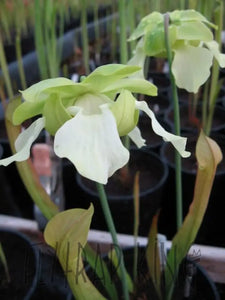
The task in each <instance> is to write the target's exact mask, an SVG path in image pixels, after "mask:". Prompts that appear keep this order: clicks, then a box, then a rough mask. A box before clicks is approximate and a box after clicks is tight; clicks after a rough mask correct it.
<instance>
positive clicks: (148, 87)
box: [102, 78, 157, 96]
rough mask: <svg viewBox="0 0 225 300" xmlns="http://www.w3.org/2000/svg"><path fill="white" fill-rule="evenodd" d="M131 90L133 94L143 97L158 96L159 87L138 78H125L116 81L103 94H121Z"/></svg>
mask: <svg viewBox="0 0 225 300" xmlns="http://www.w3.org/2000/svg"><path fill="white" fill-rule="evenodd" d="M126 89H127V90H129V91H130V92H132V93H140V94H143V95H149V96H157V87H156V86H155V85H154V84H153V83H151V82H149V81H147V80H145V79H136V78H124V79H121V80H118V81H116V82H115V83H113V84H111V85H109V86H108V87H106V88H105V89H104V90H103V91H102V92H103V93H104V94H107V93H112V92H115V93H119V92H120V91H122V90H126Z"/></svg>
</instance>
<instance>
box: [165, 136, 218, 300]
mask: <svg viewBox="0 0 225 300" xmlns="http://www.w3.org/2000/svg"><path fill="white" fill-rule="evenodd" d="M196 157H197V162H198V170H197V177H196V182H195V189H194V198H193V202H192V204H191V205H190V208H189V212H188V214H187V216H186V218H185V220H184V222H183V225H182V227H181V228H180V230H179V231H178V232H177V234H176V235H175V237H174V238H173V240H172V247H171V250H170V252H169V254H168V258H167V266H166V269H165V281H166V295H168V296H167V299H171V297H172V291H173V286H174V281H175V279H176V275H177V272H178V269H179V265H180V263H181V261H182V260H183V259H184V257H185V256H186V255H187V253H188V250H189V248H190V247H191V245H192V243H193V242H194V240H195V237H196V235H197V233H198V230H199V228H200V225H201V223H202V220H203V218H204V214H205V211H206V208H207V205H208V200H209V196H210V193H211V189H212V185H213V181H214V177H215V173H216V168H217V165H218V164H219V162H220V161H221V159H222V153H221V150H220V148H219V146H218V145H217V144H216V142H215V141H213V140H212V139H210V138H209V137H207V136H205V134H204V133H203V131H201V133H200V136H199V139H198V142H197V146H196Z"/></svg>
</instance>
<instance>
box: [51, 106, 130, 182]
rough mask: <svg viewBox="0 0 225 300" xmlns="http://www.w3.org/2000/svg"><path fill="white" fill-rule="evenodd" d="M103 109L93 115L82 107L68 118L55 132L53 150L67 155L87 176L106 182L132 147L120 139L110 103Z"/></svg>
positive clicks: (122, 162) (81, 172)
mask: <svg viewBox="0 0 225 300" xmlns="http://www.w3.org/2000/svg"><path fill="white" fill-rule="evenodd" d="M100 109H101V113H100V114H93V115H87V114H84V113H83V112H82V109H81V110H80V111H79V112H78V113H77V114H76V116H75V117H74V118H72V119H71V120H69V121H67V122H66V123H65V124H64V125H63V126H62V127H61V128H60V129H59V130H58V131H57V132H56V135H55V141H54V150H55V153H56V155H58V156H59V157H66V158H68V159H69V160H70V161H71V162H72V163H73V164H74V165H75V167H76V168H77V171H78V172H79V173H80V174H81V175H83V176H84V177H87V178H89V179H91V180H94V181H97V182H99V183H103V184H106V183H107V180H108V177H110V176H111V175H112V174H113V173H114V172H115V171H116V170H118V169H119V168H121V167H123V166H124V165H125V164H126V163H127V162H128V160H129V151H128V150H127V149H126V148H125V147H124V146H123V144H122V142H121V140H120V137H119V134H118V131H117V126H116V120H115V118H114V116H113V114H112V113H111V111H110V110H109V108H108V105H107V104H106V105H101V106H100Z"/></svg>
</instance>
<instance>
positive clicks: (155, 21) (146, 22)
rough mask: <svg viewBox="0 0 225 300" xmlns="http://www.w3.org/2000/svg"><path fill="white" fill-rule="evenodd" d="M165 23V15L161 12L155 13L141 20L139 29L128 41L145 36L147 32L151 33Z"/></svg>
mask: <svg viewBox="0 0 225 300" xmlns="http://www.w3.org/2000/svg"><path fill="white" fill-rule="evenodd" d="M162 23H163V15H162V14H161V13H159V12H153V13H151V14H149V15H147V16H145V17H144V18H143V19H141V21H140V23H139V24H138V26H137V28H136V29H135V30H134V32H133V33H132V34H131V36H130V37H129V39H128V41H133V40H136V39H138V38H139V37H141V36H143V35H144V34H145V33H146V32H148V31H151V30H152V29H153V28H154V27H157V25H159V24H162Z"/></svg>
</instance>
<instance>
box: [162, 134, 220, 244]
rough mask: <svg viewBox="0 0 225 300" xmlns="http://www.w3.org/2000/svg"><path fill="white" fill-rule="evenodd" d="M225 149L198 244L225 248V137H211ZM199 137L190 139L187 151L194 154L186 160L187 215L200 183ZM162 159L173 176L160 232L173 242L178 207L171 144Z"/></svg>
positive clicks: (168, 187)
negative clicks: (198, 171) (197, 147)
mask: <svg viewBox="0 0 225 300" xmlns="http://www.w3.org/2000/svg"><path fill="white" fill-rule="evenodd" d="M211 137H212V138H213V140H215V141H216V142H217V143H218V145H219V146H220V148H221V151H222V153H223V160H222V162H221V163H220V164H219V165H218V167H217V171H216V175H215V179H214V183H213V187H212V191H211V195H210V198H209V204H208V207H207V210H206V214H205V216H204V219H203V223H202V225H201V227H200V230H199V233H198V236H197V239H196V243H200V244H207V245H214V246H221V247H224V246H225V238H224V237H225V221H224V210H225V202H224V192H223V191H224V178H225V159H224V157H225V137H224V135H220V134H215V133H213V134H212V135H211ZM196 142H197V135H196V136H191V137H190V138H189V137H188V140H187V150H188V151H190V152H191V156H190V157H189V158H184V159H182V188H183V215H184V216H185V215H186V214H187V212H188V209H189V206H190V204H191V202H192V200H193V193H194V185H195V180H196V171H197V161H196V157H195V148H196ZM161 157H162V160H163V161H164V162H165V163H166V164H167V165H168V167H169V176H168V180H167V184H166V188H165V193H164V195H165V197H164V199H163V206H162V207H163V209H162V211H161V217H160V222H159V231H160V232H162V233H164V234H166V236H167V237H168V238H169V239H171V238H172V237H173V235H174V234H175V232H176V224H175V222H176V206H175V166H174V149H173V147H171V145H170V144H169V143H168V144H167V143H166V144H164V145H163V146H162V148H161Z"/></svg>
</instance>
